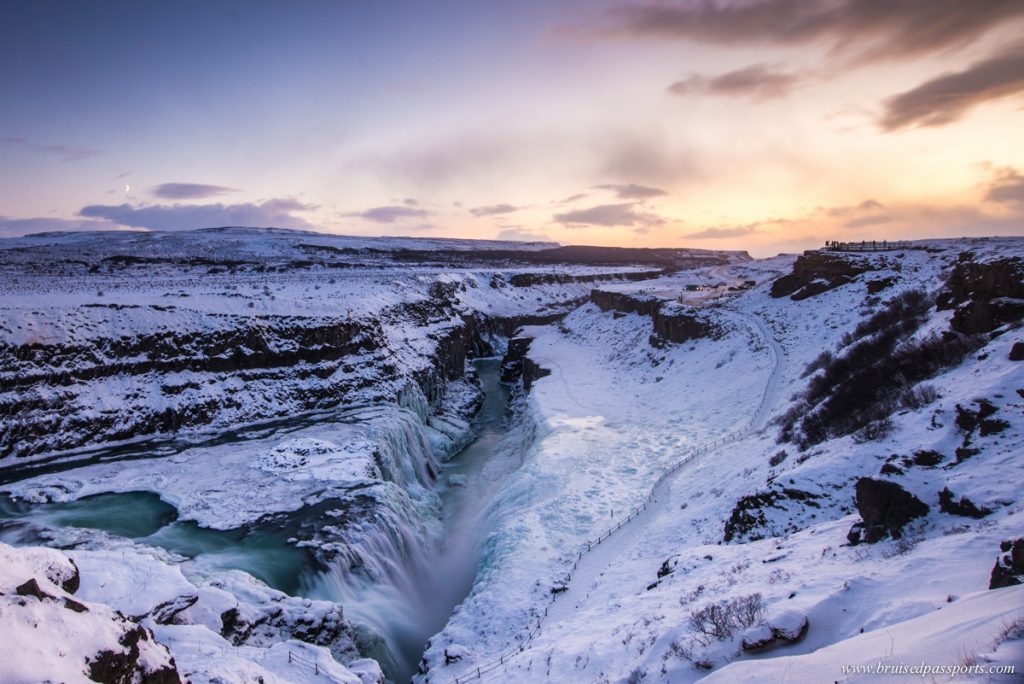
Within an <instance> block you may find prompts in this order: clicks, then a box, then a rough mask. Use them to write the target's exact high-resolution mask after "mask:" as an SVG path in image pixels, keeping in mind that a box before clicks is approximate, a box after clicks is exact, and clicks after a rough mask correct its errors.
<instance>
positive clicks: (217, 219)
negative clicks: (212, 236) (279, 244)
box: [78, 199, 315, 230]
mask: <svg viewBox="0 0 1024 684" xmlns="http://www.w3.org/2000/svg"><path fill="white" fill-rule="evenodd" d="M313 208H315V207H313V206H311V205H308V204H303V203H302V202H299V201H298V200H295V199H272V200H267V201H266V202H261V203H245V204H198V205H193V204H189V205H184V204H153V205H139V206H133V205H131V204H92V205H89V206H86V207H82V209H81V210H79V212H78V215H79V216H82V217H85V218H96V219H105V220H107V221H110V222H111V223H116V224H119V225H122V226H132V227H134V228H149V229H151V230H191V229H193V228H214V227H219V226H259V227H263V226H273V227H275V228H310V227H311V225H310V224H309V222H308V221H306V220H305V219H303V218H301V217H299V216H295V214H294V213H293V212H297V211H308V210H310V209H313Z"/></svg>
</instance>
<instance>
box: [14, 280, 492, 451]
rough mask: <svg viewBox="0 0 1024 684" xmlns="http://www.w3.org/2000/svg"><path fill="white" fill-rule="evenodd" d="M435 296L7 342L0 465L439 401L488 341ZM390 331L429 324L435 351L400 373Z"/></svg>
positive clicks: (166, 315) (170, 320)
mask: <svg viewBox="0 0 1024 684" xmlns="http://www.w3.org/2000/svg"><path fill="white" fill-rule="evenodd" d="M437 294H438V297H437V298H436V299H431V300H427V301H425V302H416V303H410V304H407V305H403V306H398V307H393V308H391V309H388V310H385V311H383V312H382V313H381V316H380V318H372V319H371V318H367V319H362V320H351V319H344V320H340V319H339V320H334V319H325V318H315V317H305V316H261V317H260V318H259V319H258V321H254V319H253V318H252V317H249V316H240V315H231V314H210V315H205V316H197V317H192V318H189V319H188V320H189V321H191V322H192V323H193V324H195V325H196V328H195V329H192V330H181V329H177V330H176V329H175V326H176V325H180V324H181V323H182V319H181V318H177V317H176V316H177V314H175V313H174V312H173V311H157V312H151V314H152V317H151V318H150V319H148V320H153V321H156V322H155V323H151V324H147V331H146V332H140V333H135V334H127V335H122V336H119V337H103V336H100V337H91V338H88V339H87V340H86V341H78V342H74V343H67V344H62V343H29V344H24V345H20V346H11V345H0V369H2V370H0V417H7V418H10V419H9V420H3V421H0V426H2V427H0V459H4V458H7V457H11V456H15V457H27V456H32V455H35V454H39V453H44V452H52V451H62V450H68V449H75V448H79V447H82V446H85V445H89V444H96V443H100V442H107V441H116V440H123V439H128V438H132V437H137V436H140V435H148V434H156V433H174V432H177V431H180V430H182V429H189V428H196V427H200V426H205V425H210V424H219V423H225V424H228V423H230V424H238V423H252V422H259V421H263V420H269V419H272V418H275V417H278V416H282V415H294V414H296V413H301V412H304V411H310V410H317V409H324V408H330V407H332V406H336V405H338V404H340V403H344V402H353V401H358V403H370V402H387V401H394V400H395V398H396V395H397V394H398V392H399V391H400V388H402V387H403V386H404V385H405V384H407V383H408V382H409V381H413V382H416V383H417V384H418V385H419V386H420V388H421V389H422V390H423V392H424V394H425V395H426V396H427V398H428V400H429V401H430V403H431V405H432V406H436V405H437V403H438V402H439V400H440V399H441V398H442V397H443V394H444V391H445V386H446V383H447V381H448V380H452V379H456V378H459V377H462V375H463V374H464V372H465V362H466V358H467V356H469V355H471V354H472V353H473V351H474V350H480V349H482V345H483V343H482V341H481V339H480V335H479V332H478V331H477V329H476V325H475V319H473V318H472V317H469V316H462V315H460V314H459V313H457V311H456V310H455V309H454V308H453V306H452V305H451V302H450V301H449V300H448V297H447V296H448V293H446V292H438V293H437ZM135 315H138V314H135ZM161 321H164V322H163V323H161ZM257 323H258V325H257ZM395 325H404V326H407V327H408V326H413V327H422V328H425V329H426V332H425V334H426V337H427V338H428V339H429V340H430V341H431V342H432V343H433V351H432V352H428V353H426V354H423V353H422V352H420V353H421V354H422V355H421V357H420V358H419V359H418V360H415V361H414V363H412V364H409V366H411V367H409V366H407V367H404V368H399V367H397V366H396V364H395V363H393V357H394V354H395V350H394V349H392V348H391V347H390V345H389V342H388V340H387V336H386V334H385V332H384V330H385V326H388V327H389V328H390V329H393V327H394V326H395ZM410 371H411V373H410ZM115 388H116V389H115ZM112 394H121V395H123V396H120V397H118V401H116V402H113V401H102V402H101V403H100V405H99V406H97V397H106V398H111V396H112Z"/></svg>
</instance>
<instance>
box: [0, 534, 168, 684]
mask: <svg viewBox="0 0 1024 684" xmlns="http://www.w3.org/2000/svg"><path fill="white" fill-rule="evenodd" d="M74 568H75V566H74V564H73V563H72V562H71V561H70V560H69V559H68V558H67V557H65V556H64V555H63V554H61V553H59V552H57V551H53V550H51V549H40V548H25V549H21V548H14V547H11V546H8V545H6V544H2V543H0V624H2V625H3V632H4V638H3V639H0V662H2V663H3V680H4V681H5V682H11V683H16V682H25V683H28V682H39V681H43V680H46V681H60V682H68V683H70V682H88V681H93V682H117V683H121V682H143V683H145V684H172V683H175V684H176V683H179V682H180V681H181V678H180V677H179V675H178V670H177V667H176V665H175V662H174V659H173V658H171V655H170V653H169V652H168V651H167V649H166V647H164V646H162V645H161V644H158V643H157V642H156V641H155V640H154V639H153V634H152V632H150V631H149V630H148V629H146V628H145V627H143V626H141V625H139V624H138V623H136V622H134V621H133V620H130V619H129V618H126V617H124V616H123V615H121V614H120V613H119V612H117V611H115V610H114V609H113V608H111V607H110V606H106V605H103V604H101V603H88V602H83V601H79V600H77V599H75V598H71V593H70V592H69V591H67V590H66V589H65V588H64V586H69V587H70V586H72V585H73V581H72V578H73V577H77V570H75V569H74Z"/></svg>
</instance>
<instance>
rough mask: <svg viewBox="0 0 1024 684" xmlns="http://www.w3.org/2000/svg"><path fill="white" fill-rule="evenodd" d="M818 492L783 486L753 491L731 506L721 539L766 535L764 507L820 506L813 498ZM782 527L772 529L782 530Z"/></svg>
mask: <svg viewBox="0 0 1024 684" xmlns="http://www.w3.org/2000/svg"><path fill="white" fill-rule="evenodd" d="M817 498H818V495H816V494H813V493H811V492H805V491H803V490H801V489H794V488H790V487H785V488H782V489H769V490H767V491H763V492H757V493H756V494H750V495H747V496H744V497H742V498H741V499H740V500H739V501H737V502H736V505H735V506H733V509H732V514H731V515H730V516H729V519H728V520H726V521H725V534H724V535H723V537H722V541H725V542H731V541H740V540H745V541H757V540H758V539H763V538H764V537H765V536H766V534H768V533H769V532H768V530H767V526H768V519H767V517H766V516H765V509H768V508H775V509H779V510H786V509H787V508H790V507H793V506H794V505H796V506H809V507H811V508H820V507H821V505H820V504H819V503H818V502H817V501H815V499H817ZM784 531H785V530H775V532H780V533H781V532H784Z"/></svg>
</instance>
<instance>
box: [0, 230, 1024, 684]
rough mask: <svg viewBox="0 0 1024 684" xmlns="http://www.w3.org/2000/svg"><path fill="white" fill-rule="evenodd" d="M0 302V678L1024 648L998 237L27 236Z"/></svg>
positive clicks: (897, 665) (650, 662)
mask: <svg viewBox="0 0 1024 684" xmlns="http://www.w3.org/2000/svg"><path fill="white" fill-rule="evenodd" d="M0 312H2V315H0V360H2V363H0V614H2V617H0V624H2V626H3V639H0V681H3V682H41V681H53V682H76V681H83V682H84V681H102V682H133V681H135V682H155V683H161V684H162V683H164V682H179V681H181V682H184V681H189V682H193V683H196V684H198V683H200V682H256V681H262V682H353V683H356V682H359V683H363V684H369V683H371V682H383V681H385V680H391V681H407V680H408V679H410V678H411V679H413V680H414V681H415V682H417V683H419V684H427V683H439V684H440V683H448V682H467V681H477V680H483V681H505V682H608V683H611V682H628V683H629V684H637V683H639V682H659V681H664V682H680V683H682V682H692V681H696V680H701V679H704V680H707V681H715V682H719V681H720V682H747V681H750V682H755V681H757V682H760V681H767V682H775V681H777V682H783V681H786V682H820V681H837V682H838V681H850V682H858V681H875V680H888V679H890V678H891V677H892V676H897V677H898V674H897V675H892V674H887V671H886V669H885V668H891V672H898V673H903V674H904V675H905V676H908V677H909V676H914V677H915V678H916V679H917V680H921V681H946V680H948V679H949V678H950V676H951V674H950V673H951V672H952V673H954V674H955V676H959V677H964V678H974V679H977V680H978V681H992V682H1003V681H1006V682H1010V681H1020V677H1021V673H1022V672H1024V587H1021V586H1020V585H1021V582H1022V581H1024V502H1022V500H1021V491H1022V490H1024V486H1022V485H1024V463H1022V461H1021V454H1024V332H1022V330H1024V328H1022V327H1021V321H1022V318H1024V239H1012V238H990V239H963V240H936V241H922V242H915V243H910V245H909V247H906V248H903V249H898V250H887V251H877V252H835V251H811V252H807V253H805V254H803V255H780V256H778V257H775V258H772V259H762V260H753V259H751V258H750V257H749V256H747V255H746V254H744V253H739V252H716V251H706V250H632V249H614V248H580V247H559V246H557V245H553V244H546V243H531V244H522V243H502V242H474V241H464V240H416V239H409V238H349V237H340V236H328V235H322V234H317V233H304V232H297V231H284V230H274V229H243V228H225V229H216V230H204V231H187V232H156V233H88V234H56V233H55V234H40V235H36V236H28V237H24V238H16V239H6V240H0ZM925 666H927V667H928V668H932V669H931V670H930V672H929V673H927V674H924V675H923V676H922V672H921V670H920V669H919V670H918V671H917V672H913V673H912V672H910V669H911V668H913V667H919V668H922V669H923V668H924V667H925ZM901 668H905V669H901ZM929 677H930V679H929Z"/></svg>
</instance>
